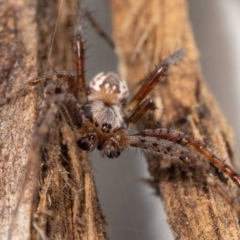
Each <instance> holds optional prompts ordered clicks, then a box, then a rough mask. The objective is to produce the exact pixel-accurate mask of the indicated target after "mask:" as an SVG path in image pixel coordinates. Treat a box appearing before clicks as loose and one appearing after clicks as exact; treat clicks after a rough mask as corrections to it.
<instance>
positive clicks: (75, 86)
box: [68, 7, 87, 104]
mask: <svg viewBox="0 0 240 240" xmlns="http://www.w3.org/2000/svg"><path fill="white" fill-rule="evenodd" d="M84 15H85V11H84V9H83V8H82V7H79V8H78V11H77V20H76V24H75V29H74V41H73V49H74V55H75V59H76V60H75V61H76V77H75V78H72V79H69V80H70V81H69V83H68V84H69V91H70V92H72V93H73V94H74V96H75V97H76V98H77V99H78V101H79V102H80V103H81V104H82V103H84V102H86V100H87V91H86V86H85V74H84V40H83V37H82V32H83V29H82V28H83V18H84Z"/></svg>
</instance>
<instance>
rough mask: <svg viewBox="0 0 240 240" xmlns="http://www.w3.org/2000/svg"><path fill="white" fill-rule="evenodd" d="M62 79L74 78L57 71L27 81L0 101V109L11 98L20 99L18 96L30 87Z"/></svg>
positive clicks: (67, 73)
mask: <svg viewBox="0 0 240 240" xmlns="http://www.w3.org/2000/svg"><path fill="white" fill-rule="evenodd" d="M63 77H69V78H72V77H74V75H73V73H71V72H67V71H59V72H57V73H56V74H52V75H49V76H43V77H37V78H34V79H31V80H29V81H27V82H26V83H25V84H24V86H23V87H21V88H20V89H18V90H17V91H14V92H13V93H12V94H10V96H5V97H4V98H2V99H0V107H1V106H3V105H5V104H7V103H9V102H10V101H11V100H12V99H13V98H16V97H20V96H21V95H19V94H20V93H22V92H24V90H27V89H28V88H29V87H31V86H36V85H38V84H40V83H44V82H49V81H56V80H58V79H60V78H63Z"/></svg>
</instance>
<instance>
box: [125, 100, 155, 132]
mask: <svg viewBox="0 0 240 240" xmlns="http://www.w3.org/2000/svg"><path fill="white" fill-rule="evenodd" d="M155 110H156V105H155V102H154V101H153V100H151V99H146V100H144V101H143V102H142V103H141V104H140V105H139V106H137V108H135V109H134V111H133V113H132V115H131V116H130V117H129V118H128V128H129V129H131V128H132V126H133V125H134V124H136V123H137V122H138V121H139V119H140V118H141V117H142V116H144V115H145V113H146V112H147V111H149V119H148V120H149V121H148V128H153V127H154V112H155Z"/></svg>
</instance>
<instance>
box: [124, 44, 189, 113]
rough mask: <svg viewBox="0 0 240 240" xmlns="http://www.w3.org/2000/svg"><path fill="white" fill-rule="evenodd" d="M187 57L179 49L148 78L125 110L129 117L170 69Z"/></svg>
mask: <svg viewBox="0 0 240 240" xmlns="http://www.w3.org/2000/svg"><path fill="white" fill-rule="evenodd" d="M185 55H186V52H185V50H183V49H179V50H178V51H176V52H175V53H173V54H172V55H171V56H170V57H168V58H167V59H165V60H164V61H163V62H162V63H161V64H160V65H159V66H157V67H156V69H155V70H154V71H153V72H152V73H151V74H150V75H149V76H148V77H147V78H146V80H145V81H144V83H143V84H142V86H141V88H140V89H139V90H138V92H137V93H136V94H135V96H134V97H133V98H132V100H131V101H130V102H129V103H128V104H127V106H126V107H125V108H124V112H125V113H126V114H127V115H128V116H129V115H131V114H132V113H133V112H134V110H135V109H136V108H137V106H138V105H139V104H140V103H141V102H142V100H143V99H144V98H145V96H147V95H148V94H149V92H150V91H152V89H153V88H154V87H155V86H156V85H157V83H158V82H159V81H160V79H161V78H163V77H164V76H165V75H166V73H167V72H168V70H169V68H170V67H171V66H172V65H174V64H176V63H177V62H178V61H180V60H181V59H182V58H183V57H184V56H185Z"/></svg>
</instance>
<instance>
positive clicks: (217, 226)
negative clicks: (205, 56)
mask: <svg viewBox="0 0 240 240" xmlns="http://www.w3.org/2000/svg"><path fill="white" fill-rule="evenodd" d="M111 7H112V15H113V35H114V39H115V46H116V51H117V54H118V57H119V69H120V74H121V75H122V77H124V78H125V79H128V80H129V82H130V83H129V84H130V86H131V89H132V92H134V90H135V89H137V86H139V80H140V79H143V77H144V74H146V73H147V72H148V71H149V68H150V69H151V70H153V69H154V66H155V64H157V63H159V62H160V61H161V60H163V59H164V58H165V57H167V56H168V55H170V54H171V53H173V52H174V51H175V50H176V49H178V48H184V49H186V50H187V57H186V58H185V59H184V60H183V62H181V63H180V64H179V66H176V67H173V68H172V69H171V71H170V73H169V76H168V77H167V78H166V79H165V80H164V81H163V82H161V83H160V84H159V86H158V87H157V88H156V89H155V91H154V93H153V94H152V95H151V98H152V99H154V100H155V101H156V104H157V106H158V109H159V110H158V111H157V113H156V122H157V123H158V124H161V122H163V123H165V124H167V123H169V122H171V128H172V129H177V130H180V131H182V132H186V133H188V134H194V136H195V137H196V138H198V139H202V140H205V141H206V142H210V143H213V144H212V145H213V147H212V148H213V149H214V148H216V147H218V146H220V147H221V148H220V149H219V151H218V155H219V156H221V157H222V158H223V159H225V158H226V157H227V159H228V163H229V164H230V165H234V164H235V151H234V144H233V138H232V131H231V129H230V128H229V127H228V125H227V123H226V121H225V118H224V117H223V116H222V114H221V112H220V110H219V108H218V106H217V104H216V102H215V100H214V99H213V97H212V96H211V94H210V92H209V90H208V89H207V87H206V85H205V83H204V82H203V80H202V76H201V71H200V67H199V62H198V50H197V48H196V46H195V42H194V39H193V35H192V30H191V26H190V23H189V17H188V13H187V4H186V2H185V1H184V0H174V1H167V0H165V1H164V0H163V1H158V0H151V1H136V0H130V1H114V0H112V1H111ZM163 108H164V111H161V109H163ZM145 125H146V124H145ZM139 127H140V128H141V129H143V128H144V123H143V122H142V123H141V126H139ZM148 163H149V171H150V173H151V175H152V179H151V184H152V186H153V187H154V188H155V189H156V192H157V194H158V195H159V196H160V197H161V198H162V200H163V203H164V207H165V210H166V213H167V216H168V222H169V224H170V227H171V229H172V231H173V234H174V237H175V239H239V225H238V219H237V216H236V213H234V211H233V210H232V209H231V208H230V207H229V206H228V204H226V202H225V201H224V200H223V199H221V197H220V196H219V195H218V194H216V193H215V192H214V191H213V190H212V189H211V188H209V187H208V185H207V184H206V181H204V179H203V176H202V175H201V174H199V172H198V170H197V169H193V168H191V167H189V166H185V165H184V164H182V163H181V162H179V160H177V159H176V160H175V159H174V160H170V159H166V158H163V157H159V156H155V157H153V156H150V155H148ZM206 164H208V163H206ZM215 173H216V176H217V177H218V178H220V181H221V182H222V183H223V184H224V186H225V187H227V189H228V191H229V193H231V194H233V196H235V194H236V187H235V186H233V185H232V183H231V181H229V179H226V178H225V177H223V175H222V174H221V173H219V172H217V171H215Z"/></svg>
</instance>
